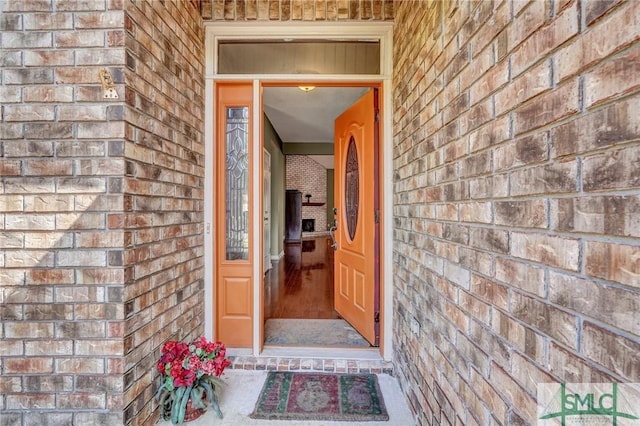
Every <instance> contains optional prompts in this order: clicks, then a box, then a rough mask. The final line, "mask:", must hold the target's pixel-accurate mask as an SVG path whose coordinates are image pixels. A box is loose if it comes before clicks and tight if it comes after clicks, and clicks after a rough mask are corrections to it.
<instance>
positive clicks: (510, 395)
mask: <svg viewBox="0 0 640 426" xmlns="http://www.w3.org/2000/svg"><path fill="white" fill-rule="evenodd" d="M490 379H491V384H493V385H494V386H495V387H496V388H497V389H498V392H499V393H501V394H502V395H504V396H505V402H506V403H507V405H509V406H511V407H513V409H514V410H516V411H517V412H519V413H520V414H521V415H522V416H523V417H524V419H525V420H526V421H527V422H530V423H531V424H533V423H535V422H536V420H537V416H536V413H537V403H536V400H535V399H534V398H532V397H531V396H530V395H528V394H527V392H525V390H524V389H522V387H520V385H518V384H517V383H516V382H515V381H514V380H513V379H512V378H511V377H510V374H509V373H507V372H506V371H504V370H503V369H502V368H500V367H499V366H498V365H497V364H495V363H494V364H492V365H491V377H490Z"/></svg>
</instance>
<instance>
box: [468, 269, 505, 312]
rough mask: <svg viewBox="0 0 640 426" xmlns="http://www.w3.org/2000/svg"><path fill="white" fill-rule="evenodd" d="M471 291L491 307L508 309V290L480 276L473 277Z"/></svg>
mask: <svg viewBox="0 0 640 426" xmlns="http://www.w3.org/2000/svg"><path fill="white" fill-rule="evenodd" d="M470 290H471V292H472V293H473V294H475V295H477V296H479V297H480V298H481V299H484V300H486V301H487V302H489V303H490V304H491V305H494V306H497V307H499V308H502V309H505V310H506V309H507V303H508V288H507V286H503V285H501V284H498V283H495V282H493V281H490V280H488V279H486V278H483V277H481V276H478V275H472V276H471V287H470Z"/></svg>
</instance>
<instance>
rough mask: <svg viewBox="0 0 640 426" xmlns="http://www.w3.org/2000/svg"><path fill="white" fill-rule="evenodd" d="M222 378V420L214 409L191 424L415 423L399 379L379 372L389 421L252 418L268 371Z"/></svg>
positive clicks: (230, 372)
mask: <svg viewBox="0 0 640 426" xmlns="http://www.w3.org/2000/svg"><path fill="white" fill-rule="evenodd" d="M222 378H223V379H224V381H225V382H226V386H225V387H224V389H223V391H222V394H221V396H220V408H221V410H222V414H223V415H224V418H223V419H219V418H218V416H217V415H216V414H215V413H214V412H213V411H207V412H206V413H205V414H204V415H203V416H202V417H200V418H199V419H197V420H195V421H193V422H190V423H188V424H189V425H190V426H209V425H238V426H240V425H242V426H244V425H282V426H302V425H318V426H320V425H322V426H338V425H344V426H352V425H354V424H357V423H362V424H366V425H367V426H376V425H385V426H387V425H407V426H411V425H415V419H414V417H413V415H412V414H411V412H410V411H409V408H408V406H407V402H406V400H405V398H404V395H403V393H402V391H401V390H400V386H399V385H398V381H397V380H396V378H395V377H393V376H390V375H389V374H384V373H383V374H378V383H379V384H380V390H381V391H382V395H383V398H384V403H385V405H386V407H387V412H388V413H389V421H387V422H332V421H304V422H302V421H292V420H255V419H252V418H250V417H249V414H251V412H253V409H254V406H255V403H256V401H257V400H258V395H259V394H260V391H261V390H262V386H263V384H264V381H265V380H266V378H267V370H240V369H227V370H225V372H224V374H223V375H222ZM158 424H159V425H162V426H170V425H171V422H165V421H162V420H161V421H160V422H158Z"/></svg>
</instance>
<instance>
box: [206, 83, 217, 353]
mask: <svg viewBox="0 0 640 426" xmlns="http://www.w3.org/2000/svg"><path fill="white" fill-rule="evenodd" d="M213 90H214V85H213V80H211V79H207V80H205V82H204V93H205V95H204V97H205V99H208V102H205V104H204V134H205V138H204V141H205V143H204V158H205V167H204V335H205V337H206V338H207V339H209V340H210V341H211V340H214V339H215V337H216V336H214V335H213V330H215V325H216V324H215V320H216V319H215V318H216V317H215V315H214V313H215V306H214V305H213V300H214V292H213V289H214V288H215V274H214V271H215V262H214V259H215V255H216V253H215V235H216V221H215V215H214V212H215V196H216V193H215V187H214V185H213V173H214V170H215V169H214V168H213V167H212V165H213V164H215V161H216V150H215V145H214V144H213V143H210V141H214V140H215V138H213V118H214V117H215V116H214V110H215V105H214V102H211V101H212V99H214V98H215V95H214V92H213Z"/></svg>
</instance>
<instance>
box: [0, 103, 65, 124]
mask: <svg viewBox="0 0 640 426" xmlns="http://www.w3.org/2000/svg"><path fill="white" fill-rule="evenodd" d="M3 110H4V113H3V117H4V119H5V120H6V121H53V119H54V112H53V108H51V107H49V106H37V105H28V106H27V105H5V106H4V107H3Z"/></svg>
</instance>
